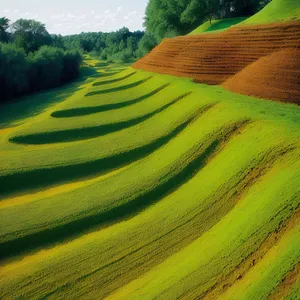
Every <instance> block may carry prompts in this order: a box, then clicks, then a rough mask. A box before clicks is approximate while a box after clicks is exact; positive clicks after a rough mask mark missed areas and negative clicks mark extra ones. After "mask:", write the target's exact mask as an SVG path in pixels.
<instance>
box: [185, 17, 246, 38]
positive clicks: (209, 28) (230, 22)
mask: <svg viewBox="0 0 300 300" xmlns="http://www.w3.org/2000/svg"><path fill="white" fill-rule="evenodd" d="M245 20H246V18H243V17H242V18H230V19H222V20H212V21H211V23H210V21H207V22H205V23H203V24H202V25H200V26H199V27H198V28H196V29H195V30H193V31H192V32H191V33H190V35H196V34H201V33H205V32H214V31H222V30H225V29H228V28H229V27H231V26H234V25H237V24H239V23H241V22H243V21H245Z"/></svg>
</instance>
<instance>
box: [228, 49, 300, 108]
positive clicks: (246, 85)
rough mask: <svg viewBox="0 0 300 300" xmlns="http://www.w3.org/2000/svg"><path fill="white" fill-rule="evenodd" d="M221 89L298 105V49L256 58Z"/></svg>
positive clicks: (299, 59) (299, 96)
mask: <svg viewBox="0 0 300 300" xmlns="http://www.w3.org/2000/svg"><path fill="white" fill-rule="evenodd" d="M223 86H224V87H225V88H226V89H228V90H230V91H232V92H236V93H240V94H245V95H251V96H256V97H262V98H265V99H278V100H281V101H285V102H293V103H297V104H300V49H287V50H281V51H279V52H275V53H272V54H270V55H268V56H265V57H263V58H260V59H259V60H257V61H256V62H254V63H253V64H251V65H249V66H247V67H246V68H245V69H243V70H242V71H241V72H239V73H237V74H236V75H234V76H233V77H231V78H229V79H228V80H227V81H226V82H225V83H224V84H223Z"/></svg>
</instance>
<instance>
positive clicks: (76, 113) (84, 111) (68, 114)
mask: <svg viewBox="0 0 300 300" xmlns="http://www.w3.org/2000/svg"><path fill="white" fill-rule="evenodd" d="M168 86H170V83H166V84H163V85H162V86H160V87H158V88H156V89H155V90H153V91H152V92H149V93H147V94H144V95H142V96H139V97H137V98H135V99H132V100H126V101H123V102H117V103H110V104H102V105H98V106H90V107H75V108H71V109H65V110H58V111H55V112H53V113H52V114H51V117H54V118H73V117H81V116H87V115H92V114H95V113H99V112H106V111H110V110H115V109H120V108H123V107H127V106H130V105H133V104H137V103H140V102H142V101H144V100H147V99H148V98H150V97H152V96H155V95H156V94H158V93H159V92H160V91H162V90H164V89H165V88H166V87H168Z"/></svg>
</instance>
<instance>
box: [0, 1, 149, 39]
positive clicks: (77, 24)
mask: <svg viewBox="0 0 300 300" xmlns="http://www.w3.org/2000/svg"><path fill="white" fill-rule="evenodd" d="M147 3H148V0H73V1H72V0H46V1H45V0H0V17H7V18H8V19H10V20H11V21H12V22H14V21H16V20H17V19H20V18H23V19H35V20H38V21H41V22H42V23H44V24H46V28H47V30H48V31H49V33H56V34H62V35H67V34H75V33H80V32H83V31H84V32H88V31H96V32H97V31H103V32H110V31H115V30H117V29H120V28H122V27H123V26H125V27H128V28H129V29H130V30H131V31H134V30H142V29H143V25H142V24H143V18H144V14H145V8H146V5H147Z"/></svg>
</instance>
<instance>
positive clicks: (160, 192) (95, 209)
mask: <svg viewBox="0 0 300 300" xmlns="http://www.w3.org/2000/svg"><path fill="white" fill-rule="evenodd" d="M196 124H197V122H195V123H193V125H192V126H191V127H194V128H195V126H196ZM240 124H242V125H244V124H245V121H242V122H241V123H240V122H239V123H234V124H228V125H226V126H225V127H221V128H219V129H218V128H216V129H215V131H213V132H211V133H210V134H208V135H207V136H206V135H205V136H203V139H201V140H199V141H197V143H196V145H193V143H195V141H190V142H189V143H190V144H192V145H191V146H190V147H191V148H190V149H189V148H187V152H183V149H182V150H180V151H179V153H178V154H177V153H176V152H174V151H176V149H177V147H178V145H179V144H180V142H181V140H182V139H184V138H186V136H187V135H188V133H189V131H191V130H192V128H187V129H186V130H185V131H184V132H183V133H182V134H181V135H179V136H178V137H176V139H175V140H174V141H172V142H171V144H170V145H166V147H165V149H162V150H161V151H158V153H154V154H153V155H152V156H153V157H150V158H149V159H145V160H144V161H141V162H140V163H139V164H138V165H135V166H133V167H132V168H131V169H130V170H128V172H129V171H130V172H131V173H132V174H137V173H139V170H144V169H149V167H150V166H151V165H153V161H156V160H157V157H159V156H160V155H161V153H160V152H162V153H164V152H166V153H176V154H173V156H174V158H173V159H172V160H171V162H168V164H167V161H166V162H165V163H164V164H163V165H162V166H161V167H162V168H163V169H162V171H161V172H159V173H158V174H157V171H155V170H153V171H152V172H149V174H148V176H147V177H148V182H147V186H145V187H143V188H142V189H141V188H140V187H139V186H140V185H144V180H141V182H140V183H133V182H131V180H129V182H127V181H128V178H127V176H128V173H127V174H124V175H123V176H122V177H123V185H124V186H123V190H124V193H125V191H129V190H130V191H131V192H130V193H129V194H127V195H126V193H125V194H121V195H119V196H118V195H117V194H116V195H113V194H111V192H110V191H111V188H115V187H114V186H115V181H114V180H111V185H109V183H108V179H107V180H106V181H105V183H104V184H102V188H101V182H100V185H99V186H98V187H97V189H99V192H97V193H95V194H93V195H90V197H89V200H88V202H85V203H84V206H86V207H85V208H83V207H80V209H79V210H77V209H75V210H73V209H74V208H75V206H76V205H75V206H74V204H73V208H72V210H73V211H72V212H70V213H68V210H69V209H68V208H67V206H66V207H65V208H64V209H63V208H60V209H59V210H60V211H61V212H64V213H63V215H64V216H63V217H62V219H61V218H60V217H58V215H57V213H59V212H53V215H52V216H54V215H56V216H57V217H58V219H56V221H55V222H54V223H53V222H52V221H50V220H49V222H50V223H49V222H48V225H46V223H47V222H46V220H45V218H42V219H43V223H42V224H40V225H38V226H37V225H34V226H33V225H32V226H31V225H29V228H31V229H29V232H31V230H32V229H33V228H35V229H33V231H32V233H31V234H30V235H28V234H25V231H24V232H23V233H22V232H20V231H19V230H16V228H15V229H14V230H15V232H11V234H9V235H7V234H5V235H3V234H2V238H1V243H0V244H1V249H2V253H5V254H6V255H7V253H10V254H12V253H13V249H17V251H19V249H23V250H24V249H26V248H27V247H28V245H29V246H30V247H33V248H34V245H35V244H36V243H38V245H39V244H40V243H41V241H43V240H44V241H45V243H46V244H48V243H50V242H53V239H54V241H55V240H60V239H65V238H66V235H67V236H71V235H72V234H76V235H77V234H81V233H82V231H85V230H89V229H91V228H92V227H94V226H99V225H100V224H103V223H107V222H110V221H116V220H118V219H119V218H124V217H127V216H129V215H131V214H135V213H137V212H138V211H140V210H141V209H143V208H145V207H147V206H149V205H150V204H152V203H155V202H156V201H158V200H159V199H160V198H161V197H163V196H164V195H165V194H168V193H170V192H171V190H173V189H176V188H177V186H178V185H179V186H180V185H181V184H182V182H184V181H185V180H187V179H186V178H189V176H191V174H193V173H194V170H196V169H197V168H199V166H202V164H203V161H204V160H205V159H206V157H207V156H209V155H211V154H212V153H213V152H214V151H216V149H217V148H218V145H219V143H220V141H219V139H221V140H222V138H223V136H224V138H225V139H226V138H227V137H228V136H230V135H231V132H234V131H236V130H238V129H239V128H240V126H241V125H240ZM194 130H195V129H194ZM221 133H222V134H221ZM177 152H178V150H177ZM157 176H159V177H160V179H159V180H158V178H157ZM134 182H135V181H134ZM119 185H121V182H120V183H119ZM109 186H110V187H109ZM95 187H96V185H95V184H94V185H92V186H90V187H87V190H86V191H84V189H81V190H78V192H79V193H83V194H86V195H87V194H90V191H91V190H93V189H94V188H95ZM107 188H108V190H107ZM134 191H136V192H135V193H134ZM74 193H75V194H74ZM74 193H69V196H68V194H65V195H64V196H62V197H61V198H62V199H63V202H61V201H60V200H59V197H56V198H57V199H56V200H55V201H58V203H57V204H58V205H59V206H60V205H63V206H65V205H66V204H67V202H68V201H73V200H72V199H73V198H74V197H76V198H81V196H79V195H76V191H75V192H74ZM68 197H69V198H68ZM99 198H100V199H101V202H99V200H98V199H99ZM114 198H115V199H114ZM54 199H55V198H54ZM104 199H106V200H105V201H104ZM45 201H46V202H48V201H50V202H52V201H53V200H51V198H49V199H48V200H47V199H45ZM50 202H49V203H50ZM43 203H44V204H43ZM89 203H91V204H89ZM114 203H115V204H114ZM44 205H45V202H44V201H43V200H40V201H39V202H38V203H35V202H34V203H29V204H28V205H26V206H25V207H22V206H21V207H19V206H18V207H13V208H11V209H10V208H8V209H7V210H5V209H4V210H2V211H1V212H0V215H2V216H3V217H4V216H5V215H6V214H7V213H8V212H9V214H10V220H12V218H13V215H17V214H18V215H19V216H18V221H17V222H21V219H20V214H21V215H22V211H23V210H24V209H26V211H27V210H30V211H34V212H35V213H34V218H33V219H32V220H31V221H30V220H29V214H26V219H27V222H29V223H30V222H33V223H35V222H36V221H37V220H39V219H41V218H39V217H38V215H39V212H38V210H40V208H42V207H44ZM52 206H54V207H55V205H53V203H52ZM38 207H40V208H38ZM18 210H20V211H19V213H20V214H19V213H17V214H15V213H16V212H17V211H18ZM13 211H15V213H14V212H13ZM40 213H42V214H43V209H42V210H41V211H40ZM59 214H60V213H59ZM21 223H23V221H22V222H21ZM29 223H28V224H29ZM51 223H52V225H51ZM15 225H16V223H15ZM15 225H14V226H13V227H15ZM2 226H3V227H4V223H2ZM22 226H23V228H24V224H23V225H22ZM39 228H40V229H39ZM51 228H52V230H50V229H51ZM2 229H3V228H2ZM23 230H24V229H23ZM23 230H22V231H23ZM36 230H38V231H37V232H36ZM2 232H3V231H2ZM29 232H28V233H29ZM24 235H25V236H24ZM9 236H11V237H9ZM13 236H15V238H13V239H12V237H13ZM47 236H48V238H47ZM29 241H30V242H29Z"/></svg>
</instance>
